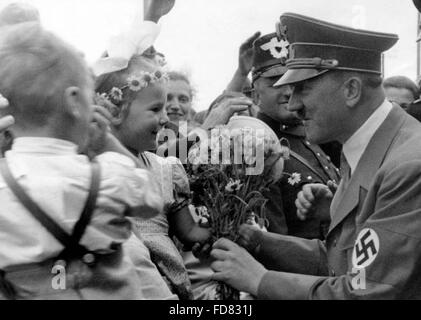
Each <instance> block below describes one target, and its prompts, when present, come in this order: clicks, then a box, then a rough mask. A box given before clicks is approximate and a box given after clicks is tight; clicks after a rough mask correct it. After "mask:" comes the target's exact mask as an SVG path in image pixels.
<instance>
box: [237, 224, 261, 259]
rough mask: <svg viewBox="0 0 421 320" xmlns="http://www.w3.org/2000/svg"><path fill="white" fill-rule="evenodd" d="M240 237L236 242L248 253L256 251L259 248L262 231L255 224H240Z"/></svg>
mask: <svg viewBox="0 0 421 320" xmlns="http://www.w3.org/2000/svg"><path fill="white" fill-rule="evenodd" d="M238 233H239V235H240V237H239V238H238V240H237V243H238V244H239V245H240V246H242V247H244V248H245V249H247V251H249V252H250V253H253V254H254V253H257V252H258V251H259V249H260V244H261V240H262V235H263V231H262V230H261V229H260V228H259V226H257V225H251V224H242V225H241V226H240V228H239V230H238Z"/></svg>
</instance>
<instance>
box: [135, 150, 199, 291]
mask: <svg viewBox="0 0 421 320" xmlns="http://www.w3.org/2000/svg"><path fill="white" fill-rule="evenodd" d="M140 158H141V160H143V162H144V163H145V164H146V166H147V167H148V168H149V169H150V171H151V173H152V176H153V177H154V178H155V179H156V180H157V181H158V183H159V184H160V186H161V190H162V198H163V199H164V212H163V213H162V214H159V215H157V216H156V217H154V218H152V219H149V220H146V219H142V218H141V217H136V218H134V219H133V220H134V221H133V222H134V223H133V224H134V228H133V232H134V233H135V234H136V235H138V236H139V238H141V239H142V240H143V242H144V243H145V245H146V246H147V247H148V249H149V251H150V255H151V258H152V261H153V262H154V263H155V264H156V265H157V267H158V269H159V271H160V272H161V274H162V275H163V277H164V279H166V280H167V282H168V285H169V287H170V288H171V290H172V291H173V292H174V293H176V294H177V295H178V296H179V298H180V299H191V298H192V294H191V284H190V280H189V277H188V274H187V270H186V268H185V266H184V263H183V259H182V258H181V255H180V253H179V251H178V249H177V247H176V245H175V244H174V242H173V240H172V239H171V238H170V235H169V229H170V228H169V224H168V219H167V216H168V215H170V214H172V213H173V212H176V211H177V210H180V209H181V208H183V207H184V206H188V201H189V196H190V188H189V182H188V178H187V175H186V172H185V171H184V168H183V165H182V164H181V162H180V161H179V160H178V159H177V158H175V157H168V158H161V157H158V156H157V155H155V154H153V153H150V152H145V153H143V154H141V156H140Z"/></svg>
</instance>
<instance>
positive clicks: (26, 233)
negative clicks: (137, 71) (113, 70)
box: [0, 23, 162, 299]
mask: <svg viewBox="0 0 421 320" xmlns="http://www.w3.org/2000/svg"><path fill="white" fill-rule="evenodd" d="M0 78H1V79H2V80H1V82H0V94H1V95H2V96H3V98H4V99H5V101H7V103H8V106H7V107H6V108H4V109H2V114H1V115H2V116H3V115H5V114H8V115H11V116H13V117H14V119H15V124H14V125H13V126H12V128H11V130H12V132H13V135H14V137H15V140H14V143H13V146H12V149H11V150H10V151H8V152H7V153H6V155H5V159H3V160H1V168H2V172H1V173H2V174H1V175H0V202H1V204H2V209H1V210H0V243H1V244H2V245H1V247H0V270H1V273H0V298H9V299H13V298H21V299H141V298H144V297H143V296H142V292H141V290H140V289H139V288H140V286H141V285H142V284H141V283H140V281H139V280H138V279H137V277H136V272H135V268H134V265H133V264H132V263H131V261H130V259H128V258H127V257H126V256H125V255H124V252H123V250H122V246H121V245H122V243H124V241H125V240H126V239H127V238H128V237H129V236H130V234H131V225H130V223H129V220H128V219H127V217H126V215H133V216H143V217H145V218H146V217H153V216H155V215H156V214H157V213H158V212H159V211H160V210H161V209H162V204H161V202H162V200H161V198H160V196H158V193H157V190H156V188H155V187H154V184H153V180H151V179H150V177H149V174H148V173H147V172H146V171H145V170H143V169H136V167H135V162H134V161H133V160H132V159H130V157H128V156H127V155H123V154H124V153H127V150H125V149H124V148H123V147H122V146H121V144H119V143H118V141H117V140H116V139H113V138H112V136H110V135H109V134H105V130H104V128H105V127H106V120H105V119H104V117H103V116H102V115H101V114H100V113H98V112H101V111H100V109H98V108H97V111H98V112H94V110H93V108H92V106H91V102H92V101H93V100H92V92H93V91H92V83H91V81H92V80H91V76H90V73H89V72H88V69H87V67H86V65H85V63H84V61H83V60H82V58H81V55H80V54H79V53H78V52H76V51H75V50H74V49H73V48H71V47H69V46H68V45H67V44H66V43H64V42H63V41H61V40H60V39H59V38H57V37H56V36H54V35H53V34H51V33H50V32H47V31H45V30H44V29H43V28H42V27H41V26H40V25H39V24H37V23H22V24H18V25H16V26H10V27H3V28H2V32H1V34H0ZM102 112H103V111H102ZM103 114H105V112H103ZM91 129H94V130H93V131H91ZM98 132H99V134H98ZM90 133H95V134H94V135H93V136H95V137H97V138H98V137H99V138H100V140H101V141H99V140H98V141H96V143H95V146H96V152H97V156H96V157H95V159H94V160H95V163H96V164H93V163H91V162H90V160H89V158H88V157H87V156H85V155H81V154H79V151H81V150H83V149H85V147H86V145H87V141H88V138H89V136H90ZM127 154H128V153H127ZM95 191H96V192H95ZM88 194H89V196H88ZM95 194H96V196H95ZM25 197H26V198H25ZM28 198H29V200H28Z"/></svg>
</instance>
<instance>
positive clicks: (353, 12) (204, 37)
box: [0, 0, 417, 111]
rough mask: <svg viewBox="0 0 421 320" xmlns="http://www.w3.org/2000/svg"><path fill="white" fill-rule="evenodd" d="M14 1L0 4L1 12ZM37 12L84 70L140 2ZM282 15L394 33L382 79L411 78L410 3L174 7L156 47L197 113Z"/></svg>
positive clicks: (360, 0)
mask: <svg viewBox="0 0 421 320" xmlns="http://www.w3.org/2000/svg"><path fill="white" fill-rule="evenodd" d="M11 2H15V1H10V0H0V9H2V8H3V7H4V6H5V5H7V4H9V3H11ZM21 2H27V3H30V4H33V5H35V6H36V7H37V8H38V9H39V11H40V14H41V20H42V22H43V24H44V25H45V27H46V28H48V29H49V30H52V31H54V32H55V33H56V34H58V35H59V36H61V37H63V38H64V39H66V40H67V41H69V42H70V43H72V44H73V45H75V46H76V47H77V48H78V49H80V50H82V51H83V52H84V53H85V55H86V59H87V61H88V62H89V63H93V62H94V61H95V60H96V59H97V57H99V56H100V54H101V53H102V52H103V51H104V49H105V47H106V44H107V42H108V39H109V37H110V36H111V35H113V34H117V33H120V32H122V31H124V30H127V29H128V28H129V27H130V25H131V24H132V22H133V21H134V20H135V19H140V18H141V17H142V6H143V5H142V0H25V1H21ZM283 12H295V13H300V14H304V15H309V16H312V17H314V18H319V19H322V20H327V21H330V22H333V23H339V24H343V25H347V26H351V27H358V28H365V29H370V30H373V31H381V32H389V33H396V34H398V35H399V38H400V40H399V42H398V43H397V44H396V45H395V47H394V48H392V49H391V50H390V51H388V52H387V54H386V56H385V76H386V77H389V76H392V75H406V76H408V77H410V78H411V79H413V80H415V79H416V76H417V74H416V59H417V46H416V37H417V32H416V30H417V11H416V9H415V7H414V6H413V4H412V0H387V1H384V0H347V1H343V0H341V1H339V0H336V1H335V0H312V1H309V0H176V4H175V7H174V9H173V10H172V11H171V12H170V14H169V15H168V16H165V17H163V18H162V19H161V21H160V23H161V25H162V31H161V34H160V36H159V38H158V40H157V42H156V44H155V47H156V48H157V49H158V50H159V51H161V52H163V53H165V55H166V58H167V62H168V67H169V68H171V69H174V70H180V71H182V72H184V73H187V74H188V75H189V76H190V78H191V79H192V83H193V85H194V87H195V89H196V97H195V101H194V107H195V109H196V110H198V111H200V110H203V109H206V108H207V107H208V106H209V104H210V102H211V101H212V100H213V99H214V98H215V97H216V96H217V95H219V94H220V93H221V92H222V91H223V90H224V88H225V87H226V85H227V84H228V82H229V81H230V79H231V77H232V75H233V73H234V71H235V69H236V67H237V61H238V48H239V46H240V44H241V43H242V42H243V41H244V40H245V39H247V38H248V37H249V36H251V35H252V34H253V33H254V32H255V31H258V30H259V31H261V32H262V33H263V34H266V33H270V32H274V30H275V27H274V26H275V23H276V21H278V19H279V16H280V15H281V14H282V13H283Z"/></svg>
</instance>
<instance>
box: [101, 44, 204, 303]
mask: <svg viewBox="0 0 421 320" xmlns="http://www.w3.org/2000/svg"><path fill="white" fill-rule="evenodd" d="M106 59H108V61H110V60H112V59H113V57H108V58H106ZM166 81H167V77H166V75H165V74H164V73H163V72H162V70H161V67H160V66H159V64H158V63H156V62H155V60H154V54H153V51H152V50H148V51H147V52H143V53H142V54H134V55H132V56H131V58H130V60H129V62H128V64H127V67H124V68H122V69H121V70H118V71H113V72H108V73H104V74H102V75H100V76H99V77H98V78H97V81H96V92H97V93H98V94H99V95H100V97H101V98H102V100H103V101H102V104H103V105H105V106H107V107H108V109H109V110H110V112H111V113H112V115H113V120H112V129H113V133H114V134H115V136H116V137H117V138H118V139H119V140H120V141H121V142H122V143H123V145H124V146H126V148H128V149H129V150H131V151H132V153H133V154H135V155H138V156H139V161H140V162H141V163H142V164H143V166H144V167H145V168H148V169H149V170H150V171H151V172H152V173H153V176H154V177H155V179H156V181H158V182H159V184H160V185H161V191H162V196H163V199H164V212H163V213H162V214H160V215H158V216H156V217H155V218H153V219H151V220H146V219H142V218H135V219H133V231H134V233H135V234H136V235H137V236H138V237H139V238H140V239H142V240H143V241H144V243H145V244H146V246H147V247H148V249H149V250H150V254H151V258H152V260H153V261H154V263H155V264H156V265H157V267H158V269H159V270H160V272H161V274H162V275H163V277H164V278H165V279H166V280H167V282H168V284H169V287H170V288H171V290H172V291H173V292H174V293H176V294H177V295H178V296H179V298H180V299H190V298H191V297H192V296H191V291H190V281H189V278H188V275H187V272H186V269H185V267H184V264H183V260H182V258H181V256H180V254H179V251H178V250H177V248H176V246H175V244H174V242H173V241H172V240H171V238H170V236H171V235H172V234H173V235H175V236H176V237H177V238H178V240H180V241H181V242H182V243H183V244H184V245H185V246H186V247H191V246H192V245H193V244H195V243H197V242H200V243H203V242H206V240H207V239H208V238H209V232H208V230H207V229H204V228H201V227H199V226H198V225H196V224H195V222H194V221H193V219H192V217H191V215H190V211H189V208H188V204H189V194H190V191H189V184H188V179H187V176H186V173H185V171H184V168H183V166H182V164H181V163H180V161H179V160H178V159H176V158H166V159H164V158H160V157H158V156H156V155H155V154H153V153H151V152H149V151H153V150H155V149H156V147H157V134H158V132H159V131H160V130H161V128H162V127H163V125H165V124H166V123H167V121H168V118H167V116H166V114H165V110H164V107H165V103H166V96H167V92H166ZM104 99H105V100H106V101H104Z"/></svg>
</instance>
